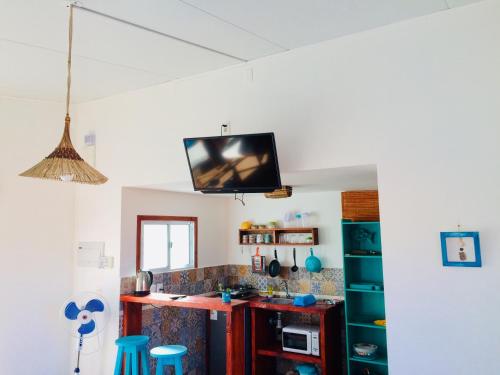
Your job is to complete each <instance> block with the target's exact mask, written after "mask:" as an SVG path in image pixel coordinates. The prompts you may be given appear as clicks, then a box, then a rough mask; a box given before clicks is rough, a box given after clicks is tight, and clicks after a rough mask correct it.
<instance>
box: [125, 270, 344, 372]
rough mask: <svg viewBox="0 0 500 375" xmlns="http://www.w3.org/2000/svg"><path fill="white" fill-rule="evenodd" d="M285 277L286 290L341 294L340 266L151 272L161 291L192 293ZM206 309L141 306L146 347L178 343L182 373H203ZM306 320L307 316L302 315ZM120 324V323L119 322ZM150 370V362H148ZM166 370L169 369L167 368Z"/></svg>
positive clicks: (130, 282) (129, 284) (130, 286)
mask: <svg viewBox="0 0 500 375" xmlns="http://www.w3.org/2000/svg"><path fill="white" fill-rule="evenodd" d="M282 280H287V281H288V285H289V291H290V293H312V294H321V295H337V296H343V294H344V290H343V288H344V286H343V273H342V269H332V268H327V269H323V270H322V271H321V273H315V274H311V273H309V272H307V271H306V269H305V268H299V271H298V272H291V270H290V267H282V268H281V273H280V275H279V276H278V277H276V278H271V277H269V276H266V275H258V274H253V273H252V272H251V267H250V266H247V265H223V266H215V267H205V268H198V269H190V270H183V271H173V272H167V273H161V274H156V275H154V280H153V282H154V284H157V283H163V287H164V290H165V293H173V294H186V295H196V294H202V293H208V292H211V291H214V290H216V288H217V286H218V284H219V283H220V284H222V285H224V286H231V285H234V284H252V285H253V286H254V287H256V288H258V289H261V290H266V289H267V287H268V285H272V286H273V289H274V290H281V289H280V283H281V281H282ZM134 287H135V277H125V278H122V280H121V288H120V293H121V294H126V293H132V292H133V291H134ZM205 319H206V311H202V310H193V309H180V308H169V307H167V308H158V307H154V306H145V307H144V308H143V317H142V326H143V329H142V333H143V334H144V335H147V336H149V337H150V338H151V340H150V344H149V346H150V348H152V347H155V346H159V345H166V344H182V345H185V346H186V347H187V348H188V355H187V356H185V357H184V362H183V368H184V372H185V373H186V374H189V375H204V374H206V370H205V367H206V350H205V348H206V338H207V332H206V320H205ZM303 319H304V320H306V321H307V319H308V317H303ZM120 327H121V324H120ZM151 368H152V373H154V370H155V369H154V361H151ZM169 371H170V370H169Z"/></svg>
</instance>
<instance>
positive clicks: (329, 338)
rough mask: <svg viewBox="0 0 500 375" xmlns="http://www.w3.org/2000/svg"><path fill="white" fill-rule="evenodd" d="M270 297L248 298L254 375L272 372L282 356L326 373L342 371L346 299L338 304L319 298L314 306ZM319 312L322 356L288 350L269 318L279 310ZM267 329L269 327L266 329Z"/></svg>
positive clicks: (273, 316)
mask: <svg viewBox="0 0 500 375" xmlns="http://www.w3.org/2000/svg"><path fill="white" fill-rule="evenodd" d="M266 298H267V297H254V298H251V299H249V300H248V302H249V306H250V310H251V316H252V375H260V374H272V373H275V370H276V361H277V359H278V358H282V359H286V360H291V361H295V362H302V363H311V364H315V365H317V366H318V367H319V368H320V369H321V373H322V374H324V375H341V374H342V349H341V336H342V334H341V331H342V326H343V323H342V320H341V312H342V306H343V301H342V300H341V299H335V302H336V303H335V304H327V303H325V302H322V301H318V302H317V303H316V304H315V305H311V306H306V307H303V306H294V305H292V304H291V303H290V304H277V303H271V302H266V301H265V300H266ZM278 311H280V312H284V313H285V314H286V313H290V312H291V313H302V314H316V315H318V316H319V330H320V335H319V339H320V342H319V346H320V355H319V356H314V355H310V354H309V355H306V354H299V353H293V352H289V351H284V350H283V348H282V346H281V344H280V343H279V342H277V341H276V336H275V331H274V330H273V329H269V321H271V320H272V319H274V318H275V317H276V312H278ZM266 328H267V329H266Z"/></svg>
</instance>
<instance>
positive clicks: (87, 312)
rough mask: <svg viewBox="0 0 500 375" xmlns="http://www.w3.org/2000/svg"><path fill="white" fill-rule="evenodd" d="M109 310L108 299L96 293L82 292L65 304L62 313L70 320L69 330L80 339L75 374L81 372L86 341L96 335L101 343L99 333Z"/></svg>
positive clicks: (102, 328)
mask: <svg viewBox="0 0 500 375" xmlns="http://www.w3.org/2000/svg"><path fill="white" fill-rule="evenodd" d="M108 311H109V308H108V305H107V303H106V301H105V300H104V298H103V297H102V296H100V295H98V294H96V293H82V294H80V295H78V296H77V297H76V298H72V299H71V300H69V301H67V302H66V303H65V304H64V305H63V314H62V315H63V316H64V318H65V319H66V320H67V322H68V325H69V331H70V333H71V335H72V336H73V337H75V338H77V339H78V347H77V352H78V354H77V362H76V367H75V370H74V372H73V373H74V374H79V373H80V354H82V351H83V344H84V341H88V339H90V338H92V337H96V338H97V340H98V344H99V334H100V333H101V332H102V331H103V330H104V327H105V326H106V323H107V321H108ZM98 346H99V345H98Z"/></svg>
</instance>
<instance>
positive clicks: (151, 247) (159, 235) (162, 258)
mask: <svg viewBox="0 0 500 375" xmlns="http://www.w3.org/2000/svg"><path fill="white" fill-rule="evenodd" d="M167 248H168V225H167V224H161V223H158V224H156V223H144V224H143V226H142V249H143V250H142V257H141V258H142V269H144V270H151V269H158V268H166V267H168V251H167Z"/></svg>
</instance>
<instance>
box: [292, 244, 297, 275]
mask: <svg viewBox="0 0 500 375" xmlns="http://www.w3.org/2000/svg"><path fill="white" fill-rule="evenodd" d="M291 270H292V272H297V271H298V270H299V267H297V258H296V255H295V247H294V248H293V267H292V268H291Z"/></svg>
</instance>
